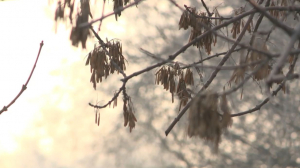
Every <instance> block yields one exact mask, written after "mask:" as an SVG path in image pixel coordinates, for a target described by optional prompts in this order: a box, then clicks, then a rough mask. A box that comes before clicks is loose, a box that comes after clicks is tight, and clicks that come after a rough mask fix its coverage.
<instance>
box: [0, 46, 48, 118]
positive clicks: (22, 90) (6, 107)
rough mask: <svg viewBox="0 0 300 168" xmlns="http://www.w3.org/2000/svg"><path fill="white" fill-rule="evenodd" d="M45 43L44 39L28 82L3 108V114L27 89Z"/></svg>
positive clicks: (0, 112)
mask: <svg viewBox="0 0 300 168" xmlns="http://www.w3.org/2000/svg"><path fill="white" fill-rule="evenodd" d="M43 45H44V42H43V41H42V42H41V43H40V49H39V52H38V55H37V57H36V60H35V63H34V65H33V67H32V70H31V73H30V75H29V77H28V79H27V81H26V83H25V84H23V85H22V88H21V90H20V92H19V93H18V95H17V96H16V97H15V98H14V99H13V100H12V101H11V102H10V103H9V104H8V105H7V106H4V107H3V108H2V110H1V111H0V114H2V113H3V112H4V111H7V109H8V108H9V107H10V106H11V105H13V104H14V103H15V101H16V100H17V99H18V98H19V97H20V96H21V94H22V93H23V92H24V91H25V90H26V89H27V85H28V83H29V81H30V79H31V76H32V74H33V71H34V69H35V67H36V63H37V61H38V59H39V56H40V53H41V50H42V47H43Z"/></svg>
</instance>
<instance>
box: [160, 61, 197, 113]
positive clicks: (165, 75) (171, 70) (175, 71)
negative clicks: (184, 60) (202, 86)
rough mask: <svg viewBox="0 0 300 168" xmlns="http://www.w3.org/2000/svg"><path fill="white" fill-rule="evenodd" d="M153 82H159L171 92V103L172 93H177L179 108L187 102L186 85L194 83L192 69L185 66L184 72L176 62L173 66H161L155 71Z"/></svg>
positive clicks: (188, 97)
mask: <svg viewBox="0 0 300 168" xmlns="http://www.w3.org/2000/svg"><path fill="white" fill-rule="evenodd" d="M155 84H157V85H159V84H161V85H163V86H164V89H165V90H167V91H168V90H169V91H170V93H171V94H172V103H174V94H175V93H176V94H177V95H178V98H179V100H180V105H179V110H180V109H181V107H184V106H185V105H186V104H187V102H188V100H189V99H190V97H191V96H190V94H189V93H188V91H187V88H186V86H187V85H194V77H193V71H191V70H190V68H187V69H186V70H185V72H184V70H183V69H181V68H180V65H179V64H178V63H175V64H174V66H168V67H166V66H163V67H161V68H160V69H159V70H158V71H157V72H156V73H155ZM176 86H177V87H176Z"/></svg>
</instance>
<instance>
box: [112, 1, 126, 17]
mask: <svg viewBox="0 0 300 168" xmlns="http://www.w3.org/2000/svg"><path fill="white" fill-rule="evenodd" d="M113 1H114V11H115V12H116V10H118V8H120V7H123V6H124V5H127V3H129V2H130V0H113ZM118 16H119V17H120V16H121V11H118V12H116V13H115V17H116V20H118Z"/></svg>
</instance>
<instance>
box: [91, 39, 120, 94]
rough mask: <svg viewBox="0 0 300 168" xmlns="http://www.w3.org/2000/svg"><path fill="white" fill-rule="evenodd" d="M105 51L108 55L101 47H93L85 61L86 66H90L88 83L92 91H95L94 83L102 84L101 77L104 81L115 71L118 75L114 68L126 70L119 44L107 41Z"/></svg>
mask: <svg viewBox="0 0 300 168" xmlns="http://www.w3.org/2000/svg"><path fill="white" fill-rule="evenodd" d="M105 49H106V50H107V51H108V55H107V54H106V51H105V50H103V47H102V46H101V45H99V46H97V45H95V47H94V49H93V51H91V52H90V53H89V55H88V58H87V60H86V65H88V64H90V67H91V73H92V75H91V79H90V81H91V82H92V83H93V87H94V89H96V83H99V82H102V78H103V77H105V79H106V78H107V76H108V75H109V74H113V73H114V72H115V71H117V72H118V73H119V70H118V69H117V68H116V66H118V67H119V68H120V69H121V70H122V71H123V70H126V66H125V58H124V56H123V55H122V45H121V43H120V42H119V41H112V42H110V41H107V43H106V44H105ZM108 58H110V59H108ZM114 63H115V64H114Z"/></svg>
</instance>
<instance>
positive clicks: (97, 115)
mask: <svg viewBox="0 0 300 168" xmlns="http://www.w3.org/2000/svg"><path fill="white" fill-rule="evenodd" d="M95 124H97V125H98V126H99V125H100V113H99V109H96V108H95Z"/></svg>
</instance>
